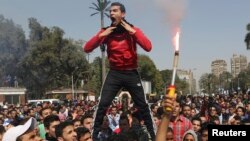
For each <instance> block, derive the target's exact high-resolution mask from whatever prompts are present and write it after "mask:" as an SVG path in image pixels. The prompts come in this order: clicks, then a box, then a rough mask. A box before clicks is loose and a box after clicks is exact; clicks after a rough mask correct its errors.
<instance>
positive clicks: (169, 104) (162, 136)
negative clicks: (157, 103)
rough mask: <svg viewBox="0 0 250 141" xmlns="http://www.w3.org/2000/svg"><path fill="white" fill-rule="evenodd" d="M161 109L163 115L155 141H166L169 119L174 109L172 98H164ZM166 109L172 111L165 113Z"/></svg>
mask: <svg viewBox="0 0 250 141" xmlns="http://www.w3.org/2000/svg"><path fill="white" fill-rule="evenodd" d="M163 101H164V102H163V105H162V106H163V109H164V114H163V117H162V120H161V123H160V125H159V128H158V130H157V133H156V141H166V138H167V129H168V126H169V122H170V118H171V116H172V111H173V108H174V101H175V99H174V98H171V97H170V96H168V95H167V96H166V98H165V99H164V100H163ZM166 108H170V109H171V110H172V111H166V110H165V109H166Z"/></svg>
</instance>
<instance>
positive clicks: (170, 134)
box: [166, 132, 174, 141]
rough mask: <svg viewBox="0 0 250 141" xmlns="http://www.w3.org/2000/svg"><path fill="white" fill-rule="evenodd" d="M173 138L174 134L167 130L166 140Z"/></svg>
mask: <svg viewBox="0 0 250 141" xmlns="http://www.w3.org/2000/svg"><path fill="white" fill-rule="evenodd" d="M173 140H174V134H173V132H167V138H166V141H173Z"/></svg>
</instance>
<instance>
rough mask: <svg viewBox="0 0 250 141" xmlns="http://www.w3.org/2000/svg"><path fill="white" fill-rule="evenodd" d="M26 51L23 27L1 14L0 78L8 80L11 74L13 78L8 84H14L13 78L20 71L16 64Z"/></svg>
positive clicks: (4, 80)
mask: <svg viewBox="0 0 250 141" xmlns="http://www.w3.org/2000/svg"><path fill="white" fill-rule="evenodd" d="M26 51H27V43H26V39H25V34H24V31H23V29H22V28H21V27H20V26H19V25H16V24H15V23H14V22H13V21H12V20H9V19H5V18H4V16H3V15H0V79H2V82H6V76H7V75H9V76H10V77H11V80H10V82H9V84H8V86H13V78H14V77H15V76H16V75H17V73H18V71H19V70H18V68H17V67H16V66H17V64H18V62H19V60H21V59H22V57H23V56H24V54H25V53H26ZM1 85H2V84H1ZM3 85H4V86H7V84H3Z"/></svg>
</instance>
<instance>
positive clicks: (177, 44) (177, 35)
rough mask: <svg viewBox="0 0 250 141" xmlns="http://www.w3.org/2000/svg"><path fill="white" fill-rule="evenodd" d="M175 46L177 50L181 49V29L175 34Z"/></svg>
mask: <svg viewBox="0 0 250 141" xmlns="http://www.w3.org/2000/svg"><path fill="white" fill-rule="evenodd" d="M174 48H175V51H179V48H180V32H179V31H177V32H176V34H175V36H174Z"/></svg>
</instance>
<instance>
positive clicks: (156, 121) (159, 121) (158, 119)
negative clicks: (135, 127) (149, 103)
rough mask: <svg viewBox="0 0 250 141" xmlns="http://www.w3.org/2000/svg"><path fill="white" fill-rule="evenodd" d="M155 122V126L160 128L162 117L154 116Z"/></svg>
mask: <svg viewBox="0 0 250 141" xmlns="http://www.w3.org/2000/svg"><path fill="white" fill-rule="evenodd" d="M153 120H154V123H155V125H156V126H157V127H158V126H159V125H160V123H161V116H160V115H158V114H156V115H154V116H153Z"/></svg>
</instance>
